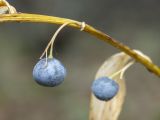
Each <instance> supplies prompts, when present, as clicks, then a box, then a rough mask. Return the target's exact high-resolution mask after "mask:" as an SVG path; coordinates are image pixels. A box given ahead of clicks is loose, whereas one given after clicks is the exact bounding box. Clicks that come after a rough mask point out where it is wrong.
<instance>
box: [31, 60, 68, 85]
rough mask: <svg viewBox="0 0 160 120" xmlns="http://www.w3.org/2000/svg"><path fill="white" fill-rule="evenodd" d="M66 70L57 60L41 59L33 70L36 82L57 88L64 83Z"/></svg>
mask: <svg viewBox="0 0 160 120" xmlns="http://www.w3.org/2000/svg"><path fill="white" fill-rule="evenodd" d="M65 76H66V69H65V67H64V66H63V65H62V63H61V62H60V61H59V60H57V59H55V58H47V63H46V58H44V59H41V60H40V61H38V63H37V64H36V65H35V66H34V68H33V78H34V79H35V81H36V82H37V83H38V84H40V85H42V86H47V87H55V86H58V85H59V84H61V83H62V82H63V81H64V78H65Z"/></svg>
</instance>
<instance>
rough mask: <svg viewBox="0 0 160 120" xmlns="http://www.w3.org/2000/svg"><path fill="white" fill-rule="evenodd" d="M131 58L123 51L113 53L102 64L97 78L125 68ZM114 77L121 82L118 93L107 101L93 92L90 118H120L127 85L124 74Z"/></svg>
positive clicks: (109, 119)
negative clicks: (99, 98) (98, 97)
mask: <svg viewBox="0 0 160 120" xmlns="http://www.w3.org/2000/svg"><path fill="white" fill-rule="evenodd" d="M131 60H132V58H131V57H130V56H128V55H126V54H125V53H123V52H121V53H117V54H115V55H113V56H112V57H110V58H109V59H108V60H106V61H105V62H104V63H103V64H102V66H101V67H100V69H99V70H98V72H97V74H96V79H97V78H99V77H104V76H107V77H110V76H112V75H113V74H114V73H116V72H118V71H120V70H121V69H123V68H124V67H125V66H126V65H127V64H128V63H129V62H131ZM132 62H133V61H132ZM112 79H113V80H115V81H116V82H117V83H118V84H119V91H118V94H117V95H116V96H115V97H114V98H113V99H111V100H110V101H107V102H105V101H100V100H98V99H97V98H96V97H95V96H94V95H93V94H92V95H91V103H90V115H89V120H117V119H118V116H119V114H120V111H121V109H122V105H123V102H124V98H125V94H126V86H125V81H124V76H122V78H120V74H117V75H116V76H114V77H113V78H112Z"/></svg>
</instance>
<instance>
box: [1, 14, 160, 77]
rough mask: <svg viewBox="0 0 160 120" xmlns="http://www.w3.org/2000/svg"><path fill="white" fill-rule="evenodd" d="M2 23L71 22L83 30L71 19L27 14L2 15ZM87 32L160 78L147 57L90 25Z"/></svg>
mask: <svg viewBox="0 0 160 120" xmlns="http://www.w3.org/2000/svg"><path fill="white" fill-rule="evenodd" d="M0 22H39V23H52V24H64V23H66V22H69V23H71V24H69V25H68V26H70V27H74V28H78V29H81V26H82V24H81V22H78V21H74V20H71V19H66V18H60V17H54V16H46V15H38V14H26V13H17V14H2V15H0ZM83 31H85V32H87V33H89V34H91V35H93V36H95V37H97V38H99V39H100V40H103V41H104V42H106V43H109V44H111V45H112V46H114V47H116V48H118V49H119V50H121V51H123V52H125V53H126V54H128V55H129V56H131V57H132V58H134V59H135V60H136V61H138V62H140V63H141V64H143V65H144V66H145V67H146V68H147V69H148V70H149V71H150V72H153V73H154V74H155V75H157V76H159V77H160V68H159V67H158V66H157V65H155V64H153V63H152V62H151V61H149V60H148V59H147V58H146V57H144V56H142V55H140V54H138V53H136V52H135V51H134V50H132V49H131V48H129V47H128V46H126V45H124V44H122V43H120V42H118V41H117V40H115V39H113V38H111V37H110V36H108V35H107V34H105V33H103V32H101V31H99V30H97V29H95V28H94V27H92V26H90V25H87V24H86V25H85V27H84V30H83Z"/></svg>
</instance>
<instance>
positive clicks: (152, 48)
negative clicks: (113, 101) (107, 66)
mask: <svg viewBox="0 0 160 120" xmlns="http://www.w3.org/2000/svg"><path fill="white" fill-rule="evenodd" d="M9 1H10V3H11V4H12V5H14V6H15V7H16V8H17V10H18V11H19V12H26V13H38V14H46V15H53V16H59V17H66V18H70V19H75V20H79V21H85V22H86V23H88V24H90V25H93V26H94V27H96V28H98V29H100V30H102V31H104V32H106V33H107V34H109V35H110V36H112V37H113V38H115V39H117V40H119V41H121V42H123V43H125V44H127V45H129V46H130V47H131V48H134V49H139V50H141V51H143V52H144V53H145V54H147V55H148V56H150V57H151V58H152V59H153V61H154V62H155V63H156V64H158V65H160V57H159V52H160V47H159V45H160V15H159V13H160V7H159V4H160V1H158V0H119V1H118V0H67V1H66V0H38V1H33V0H9ZM57 27H58V26H57V25H51V24H40V23H34V24H32V23H0V120H87V119H88V111H89V98H90V92H91V91H90V87H91V83H92V80H93V79H94V76H95V74H96V71H97V70H98V68H99V67H100V66H101V64H102V63H103V62H104V61H105V60H106V59H107V58H108V57H110V56H111V55H113V54H114V53H117V52H119V50H117V49H115V48H113V47H112V46H110V45H108V44H106V43H104V42H102V41H99V40H97V39H96V38H94V37H92V36H90V35H88V34H86V33H84V32H79V31H78V30H75V29H73V28H65V29H64V30H62V31H61V33H60V34H59V36H58V37H57V39H56V44H55V46H54V56H55V57H56V58H58V59H59V60H61V61H62V62H63V64H64V65H65V66H66V68H67V70H68V75H67V78H66V79H65V82H64V83H63V84H62V85H60V86H59V87H56V88H46V87H41V86H39V85H38V84H36V83H35V82H34V80H33V78H32V69H33V67H34V65H35V64H36V62H37V61H38V58H39V56H40V55H41V53H42V52H43V50H44V48H45V47H46V45H47V43H48V41H49V40H50V38H51V37H52V35H53V33H54V32H55V30H56V29H57ZM126 83H127V97H126V101H125V104H124V107H123V111H122V113H121V115H120V119H119V120H160V79H159V78H158V77H156V76H155V75H152V74H150V73H149V72H148V71H147V70H146V69H145V68H144V67H143V66H142V65H140V64H138V63H137V64H136V65H134V66H132V67H131V68H130V69H129V70H128V71H127V73H126Z"/></svg>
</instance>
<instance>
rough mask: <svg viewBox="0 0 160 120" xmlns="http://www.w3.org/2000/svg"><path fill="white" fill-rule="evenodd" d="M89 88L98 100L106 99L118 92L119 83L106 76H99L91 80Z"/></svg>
mask: <svg viewBox="0 0 160 120" xmlns="http://www.w3.org/2000/svg"><path fill="white" fill-rule="evenodd" d="M91 89H92V92H93V94H94V95H95V96H96V97H97V98H98V99H99V100H103V101H108V100H110V99H112V98H113V97H114V96H115V95H116V94H117V93H118V90H119V85H118V84H117V83H116V82H115V81H114V80H112V79H110V78H108V77H101V78H98V79H96V80H94V81H93V83H92V88H91Z"/></svg>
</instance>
